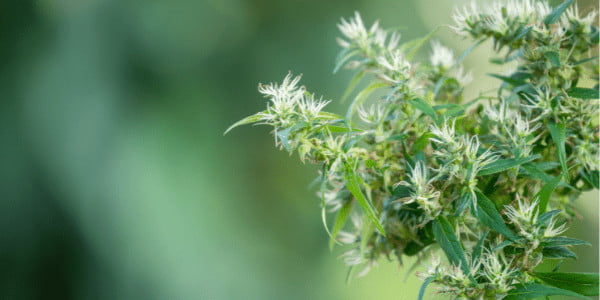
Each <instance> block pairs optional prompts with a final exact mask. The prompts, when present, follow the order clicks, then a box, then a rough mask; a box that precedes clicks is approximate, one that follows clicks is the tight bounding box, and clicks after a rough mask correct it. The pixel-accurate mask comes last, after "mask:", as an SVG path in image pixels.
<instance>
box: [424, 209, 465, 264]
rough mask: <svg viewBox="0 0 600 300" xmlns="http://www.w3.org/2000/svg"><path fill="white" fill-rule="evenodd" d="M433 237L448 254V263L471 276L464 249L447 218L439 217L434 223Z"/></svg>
mask: <svg viewBox="0 0 600 300" xmlns="http://www.w3.org/2000/svg"><path fill="white" fill-rule="evenodd" d="M433 236H434V237H435V240H436V241H437V242H438V244H440V247H441V248H442V250H444V252H445V253H446V256H447V257H448V261H450V263H452V264H453V265H455V266H460V268H461V269H462V270H463V272H464V273H465V274H469V273H470V270H469V265H468V263H467V259H466V258H465V253H464V251H463V248H462V246H461V245H460V242H459V241H458V238H457V237H456V234H455V233H454V228H453V227H452V225H451V224H450V222H448V220H446V218H444V217H442V216H439V217H437V218H436V220H435V221H434V222H433Z"/></svg>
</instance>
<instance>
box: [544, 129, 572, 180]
mask: <svg viewBox="0 0 600 300" xmlns="http://www.w3.org/2000/svg"><path fill="white" fill-rule="evenodd" d="M548 130H550V136H552V140H553V141H554V144H555V145H556V150H557V151H558V161H559V162H560V166H561V168H562V172H563V176H564V177H565V179H566V180H567V182H568V181H569V168H567V152H566V151H565V140H566V135H567V133H566V129H565V124H564V123H559V124H556V123H554V122H550V123H549V124H548Z"/></svg>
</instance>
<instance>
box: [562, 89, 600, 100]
mask: <svg viewBox="0 0 600 300" xmlns="http://www.w3.org/2000/svg"><path fill="white" fill-rule="evenodd" d="M567 95H569V97H573V98H579V99H598V98H600V95H599V92H598V89H588V88H578V87H574V88H570V89H569V90H568V91H567Z"/></svg>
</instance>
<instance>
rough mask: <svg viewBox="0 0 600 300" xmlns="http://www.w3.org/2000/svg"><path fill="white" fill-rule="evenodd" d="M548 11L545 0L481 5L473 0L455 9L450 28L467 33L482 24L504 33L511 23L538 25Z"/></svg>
mask: <svg viewBox="0 0 600 300" xmlns="http://www.w3.org/2000/svg"><path fill="white" fill-rule="evenodd" d="M550 11H551V9H550V6H549V5H548V3H547V2H545V1H536V0H509V1H502V2H501V1H496V2H494V3H492V5H486V6H483V7H480V6H479V5H477V3H476V2H475V1H473V2H471V4H470V5H468V6H465V7H464V8H463V9H456V10H455V12H454V15H453V19H454V22H455V25H454V26H452V28H453V29H454V30H455V31H456V32H457V33H460V34H469V33H470V32H471V30H473V29H474V28H475V27H476V26H483V27H486V28H487V29H488V30H490V31H493V32H495V33H498V34H506V33H507V30H508V29H509V28H510V27H511V26H513V24H527V25H530V26H539V25H540V24H541V23H542V22H543V20H544V18H545V17H546V16H547V15H548V14H549V13H550ZM540 28H541V27H540Z"/></svg>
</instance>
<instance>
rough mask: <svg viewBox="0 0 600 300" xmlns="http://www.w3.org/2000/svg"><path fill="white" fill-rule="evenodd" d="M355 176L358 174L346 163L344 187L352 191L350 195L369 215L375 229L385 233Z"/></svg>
mask: <svg viewBox="0 0 600 300" xmlns="http://www.w3.org/2000/svg"><path fill="white" fill-rule="evenodd" d="M357 176H358V175H357V174H356V172H355V171H354V169H353V168H352V166H351V165H350V164H346V166H345V172H344V178H345V179H346V188H347V189H348V191H350V193H352V196H354V198H355V199H356V201H357V202H358V204H359V205H360V207H361V208H362V209H363V211H364V213H365V215H366V216H368V217H369V220H370V221H371V222H372V223H373V224H375V227H376V228H377V230H378V231H379V232H380V233H381V234H382V235H385V230H384V229H383V226H382V225H381V222H379V218H378V217H377V215H376V213H375V210H374V209H373V206H372V204H371V203H370V202H369V201H368V200H367V198H365V195H364V194H363V193H362V191H361V189H360V181H359V179H358V177H357Z"/></svg>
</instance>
